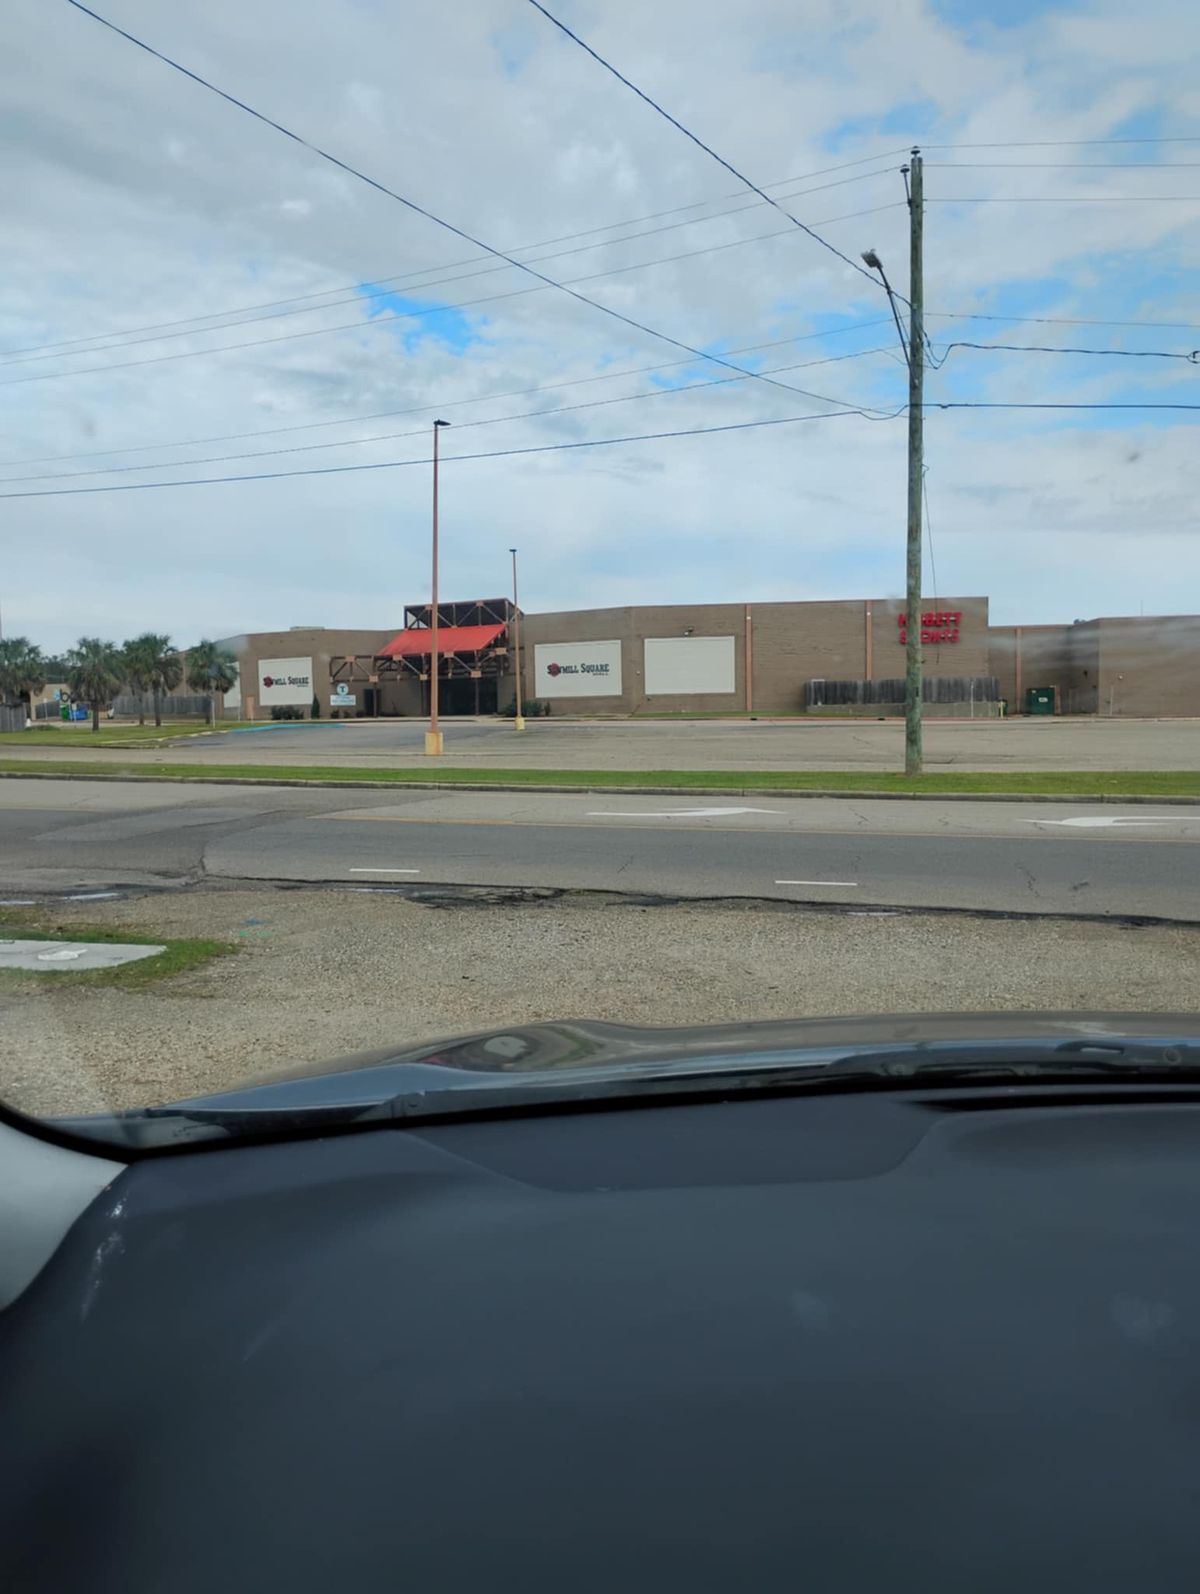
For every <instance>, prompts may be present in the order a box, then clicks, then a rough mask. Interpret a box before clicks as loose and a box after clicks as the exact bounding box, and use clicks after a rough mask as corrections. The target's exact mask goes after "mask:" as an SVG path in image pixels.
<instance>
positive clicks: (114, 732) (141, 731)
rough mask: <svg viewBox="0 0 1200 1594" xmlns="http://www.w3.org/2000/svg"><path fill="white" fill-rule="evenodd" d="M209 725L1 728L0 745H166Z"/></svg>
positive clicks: (225, 726)
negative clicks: (14, 729)
mask: <svg viewBox="0 0 1200 1594" xmlns="http://www.w3.org/2000/svg"><path fill="white" fill-rule="evenodd" d="M249 723H250V722H249V721H241V720H238V721H232V720H222V721H221V723H220V724H219V725H218V727H217V729H218V731H221V730H236V729H237V728H238V726H239V725H242V724H249ZM211 729H212V727H211V726H209V725H205V724H204V723H202V722H201V721H199V720H187V721H181V722H179V723H176V724H166V725H125V724H121V725H112V724H107V723H101V726H100V729H99V730H98V731H94V730H93V729H92V727H91V723H90V721H89V722H88V723H87V724H86V725H84V724H78V725H69V726H68V725H61V726H55V725H53V724H51V725H35V726H33V728H32V729H31V730H27V731H0V747H53V748H56V749H60V750H61V749H65V748H67V747H70V748H73V749H75V748H77V749H79V750H80V751H81V752H86V751H87V750H88V749H89V748H96V747H118V748H128V747H143V746H148V747H166V746H168V745H169V744H170V743H171V742H175V741H178V740H179V738H180V737H181V736H203V735H205V734H206V733H207V732H209V731H211Z"/></svg>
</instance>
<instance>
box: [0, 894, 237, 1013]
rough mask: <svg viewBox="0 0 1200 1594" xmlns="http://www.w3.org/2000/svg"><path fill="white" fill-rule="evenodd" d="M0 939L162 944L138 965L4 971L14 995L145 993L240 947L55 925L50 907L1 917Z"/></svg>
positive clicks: (3, 981)
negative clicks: (93, 989) (65, 990)
mask: <svg viewBox="0 0 1200 1594" xmlns="http://www.w3.org/2000/svg"><path fill="white" fill-rule="evenodd" d="M0 939H4V940H14V941H71V942H81V941H85V942H102V943H104V944H105V945H106V946H161V947H162V948H163V950H162V951H161V952H156V953H155V954H154V955H153V957H148V958H139V959H138V961H137V962H136V963H119V964H117V966H116V967H115V968H109V969H81V970H79V971H73V970H71V969H55V970H54V971H53V973H50V972H47V973H42V974H39V973H34V972H32V971H30V970H27V969H0V988H2V989H3V990H4V991H5V992H7V993H8V994H10V995H12V994H14V993H16V992H24V991H38V992H41V991H46V992H52V991H56V990H61V989H62V987H63V986H64V985H65V986H70V987H71V988H73V989H75V988H78V987H81V986H82V987H89V986H109V987H112V986H115V987H117V988H118V989H120V990H125V991H140V990H144V989H145V988H146V987H147V986H148V985H154V984H156V983H157V982H158V981H159V980H164V979H169V978H170V977H171V975H173V974H187V973H189V972H190V971H191V970H192V969H198V968H202V967H203V965H204V964H205V963H209V962H211V961H212V959H213V958H219V957H227V956H228V955H229V954H230V953H232V952H236V951H237V948H236V947H235V946H231V945H230V943H229V942H227V941H213V940H208V939H205V938H202V937H197V936H185V937H183V938H182V939H180V938H171V937H168V936H165V935H137V934H126V933H125V932H124V931H120V930H106V929H102V928H100V927H99V926H97V925H90V924H55V923H53V922H52V916H51V915H48V914H47V913H46V911H45V910H44V909H40V908H35V909H32V910H31V911H29V912H25V913H22V912H19V911H18V912H13V911H12V910H11V909H7V910H5V912H3V913H0Z"/></svg>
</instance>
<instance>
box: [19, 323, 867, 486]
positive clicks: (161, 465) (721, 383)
mask: <svg viewBox="0 0 1200 1594" xmlns="http://www.w3.org/2000/svg"><path fill="white" fill-rule="evenodd" d="M886 352H888V351H887V350H885V349H859V350H858V351H857V352H856V353H855V354H842V355H837V356H835V358H836V359H838V360H856V359H860V358H862V357H863V356H864V355H868V354H882V353H886ZM829 363H830V361H828V360H805V361H802V362H801V363H800V364H799V365H778V366H772V367H771V370H770V372H768V373H766V374H769V375H774V374H776V373H777V372H785V371H802V370H804V369H805V368H806V367H807V366H809V365H827V364H829ZM745 380H746V378H745V377H744V376H718V377H714V378H713V379H712V380H711V381H708V382H685V383H682V384H681V385H680V386H678V387H654V388H645V389H643V391H642V392H640V393H621V394H618V395H617V396H616V397H614V398H604V399H588V400H586V401H585V402H584V403H582V404H555V405H550V406H549V407H548V408H546V409H540V410H524V411H522V412H521V413H519V414H517V415H491V416H486V417H484V418H483V419H481V420H477V421H461V422H459V424H458V427H457V430H459V431H466V430H468V428H470V427H473V426H502V425H504V424H506V423H507V422H511V421H528V420H532V419H535V418H536V417H539V416H554V415H570V414H572V413H573V412H574V411H576V410H594V409H601V408H603V407H604V406H606V405H609V404H630V403H633V402H634V401H635V400H637V399H646V398H673V397H675V396H676V395H677V394H679V393H693V392H696V391H697V390H699V389H701V388H712V387H726V386H727V385H728V384H729V383H731V382H744V381H745ZM441 407H442V408H445V407H446V406H441ZM857 413H858V414H860V415H862V416H863V417H864V418H865V419H868V420H878V419H880V418H882V413H881V412H879V411H868V410H865V409H859V410H857ZM428 430H429V428H428V427H427V426H419V427H415V428H411V429H410V430H408V431H406V432H380V433H377V434H376V435H375V436H374V437H349V438H342V439H340V440H338V441H337V442H332V443H294V444H292V446H291V447H289V448H264V449H255V450H252V451H251V452H249V453H243V454H216V455H210V456H208V457H207V458H203V459H178V460H176V459H162V460H155V461H153V462H152V463H151V464H148V465H107V466H96V467H94V468H93V469H91V470H77V471H49V472H45V473H43V474H40V475H37V476H6V477H3V478H0V485H2V486H7V485H9V484H11V483H13V482H38V481H68V480H73V479H75V478H76V477H79V476H116V475H124V474H127V473H132V472H135V471H146V470H180V469H183V468H184V467H187V466H194V465H223V464H226V463H227V462H228V461H230V460H237V459H267V458H270V457H273V456H277V455H279V454H309V453H315V452H316V451H317V450H320V449H326V448H356V447H361V446H362V445H364V444H367V443H392V442H396V441H398V440H399V439H401V438H405V437H424V436H425V435H426V434H427V432H428Z"/></svg>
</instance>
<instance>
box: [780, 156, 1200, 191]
mask: <svg viewBox="0 0 1200 1594" xmlns="http://www.w3.org/2000/svg"><path fill="white" fill-rule="evenodd" d="M925 164H926V166H936V167H937V168H938V170H939V171H943V172H957V171H963V172H972V171H1015V170H1017V169H1020V170H1021V171H1027V172H1111V171H1115V172H1128V171H1152V172H1173V171H1180V172H1183V171H1188V172H1190V171H1194V170H1195V169H1196V167H1197V166H1200V161H926V162H925ZM784 197H785V198H786V197H787V196H786V195H785V196H784Z"/></svg>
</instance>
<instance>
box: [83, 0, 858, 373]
mask: <svg viewBox="0 0 1200 1594" xmlns="http://www.w3.org/2000/svg"><path fill="white" fill-rule="evenodd" d="M67 4H68V5H70V6H73V7H74V8H75V10H76V11H80V12H82V13H83V15H84V16H88V17H91V18H92V20H93V21H95V22H99V23H100V24H101V26H102V27H105V28H107V29H108V30H109V31H110V32H111V33H115V34H116V35H117V36H118V37H119V38H122V39H125V40H126V41H127V42H128V43H130V44H132V45H135V46H136V47H137V48H138V49H139V50H144V51H145V52H146V54H147V55H151V56H153V57H154V58H155V60H157V61H161V62H162V63H163V64H164V65H165V66H169V67H170V68H171V69H172V71H175V72H179V73H181V74H182V76H184V77H186V78H189V79H190V80H191V81H192V82H193V83H196V84H198V85H199V86H200V87H201V88H204V89H207V90H208V91H209V93H211V94H216V95H217V96H218V97H219V98H220V99H222V100H224V101H225V102H226V104H228V105H232V106H233V107H234V109H235V110H239V111H243V112H245V114H246V115H247V116H252V117H253V118H254V120H255V121H257V122H262V123H263V125H264V126H265V127H270V128H273V129H274V130H275V132H277V133H281V134H282V135H283V137H284V138H287V139H289V140H290V141H291V142H292V143H294V144H297V145H299V146H300V148H301V149H306V150H308V151H309V152H310V153H311V154H313V155H317V156H319V157H320V159H321V160H324V161H327V162H328V163H329V164H330V165H331V166H334V167H336V168H337V170H338V171H342V172H345V173H346V174H347V175H348V176H350V177H355V178H357V179H358V180H359V181H360V182H362V183H365V184H366V185H367V186H368V187H369V188H373V189H375V191H376V192H377V193H380V194H383V195H385V196H386V197H387V198H388V199H393V200H395V201H396V203H397V204H399V205H403V206H404V208H405V209H406V210H410V211H411V212H412V213H413V214H414V215H416V216H423V217H424V218H425V219H426V220H427V221H432V222H434V223H436V225H437V226H439V227H443V228H445V230H446V231H447V232H450V233H453V234H454V236H455V237H456V238H461V239H462V240H463V241H464V242H465V243H469V244H471V245H472V246H473V247H474V248H476V249H483V250H486V251H487V253H488V254H491V255H495V256H496V258H497V259H498V260H505V261H507V262H508V264H509V265H510V266H516V267H517V268H518V269H519V270H521V271H524V272H526V273H527V274H528V275H529V276H531V277H534V278H535V279H536V280H537V281H539V282H541V283H543V284H544V285H545V286H546V287H550V288H557V289H558V290H559V291H560V292H562V293H565V294H567V295H568V297H569V298H572V299H574V300H576V301H577V303H579V304H586V305H588V306H589V308H591V309H593V310H599V311H600V313H601V314H602V315H606V316H609V317H610V318H611V319H612V320H614V321H620V322H621V323H622V324H623V325H625V326H628V327H632V328H633V330H634V331H636V332H641V333H644V334H645V335H646V336H647V337H652V338H658V339H659V340H660V341H661V342H663V343H669V344H671V345H672V346H673V347H674V348H677V349H680V350H682V352H683V353H685V354H691V355H693V356H694V357H695V358H697V359H701V360H711V361H712V363H713V364H714V365H721V366H724V367H725V368H726V369H727V370H733V371H739V372H741V374H742V375H743V376H745V375H754V374H755V373H753V372H746V371H743V370H742V368H741V367H740V366H736V365H733V364H731V362H730V361H728V360H723V359H722V358H721V357H720V356H719V355H715V354H705V353H704V351H703V350H702V349H698V348H695V347H694V346H693V345H692V344H690V343H685V342H683V340H682V339H681V338H675V337H672V336H671V335H670V334H669V333H667V332H660V331H659V330H658V329H657V328H656V327H652V326H648V325H647V324H646V323H645V322H643V321H637V320H635V319H634V317H633V316H628V315H625V314H624V312H623V311H620V310H615V309H613V308H612V306H610V305H606V304H603V303H602V302H601V301H600V300H599V299H591V298H589V297H588V296H587V294H584V293H579V292H578V291H577V290H576V289H575V288H572V287H570V286H568V285H567V284H565V283H561V282H558V281H556V280H555V278H553V277H547V276H546V275H545V274H544V273H542V272H540V271H536V270H535V269H534V268H533V267H532V266H528V265H525V264H524V263H523V262H522V261H520V260H517V259H516V258H515V257H514V256H512V255H510V254H506V253H505V252H504V250H502V249H495V248H493V247H492V245H491V244H487V243H484V241H483V239H481V238H477V237H475V236H474V234H472V233H469V232H467V230H466V229H465V228H463V227H459V226H457V225H456V224H455V223H453V222H449V221H446V220H444V218H443V217H441V216H438V215H435V213H434V212H433V211H432V210H429V209H428V208H427V207H426V206H424V205H420V204H418V203H417V201H416V200H415V199H407V198H405V196H404V195H403V194H401V193H398V192H397V190H396V189H394V188H389V187H388V186H387V184H386V183H381V182H380V181H379V180H378V179H377V178H375V177H368V176H367V174H366V173H365V172H363V171H361V170H360V169H359V168H358V167H357V166H352V165H351V164H350V163H349V162H348V161H344V160H342V159H341V158H340V156H337V155H333V154H331V153H330V152H329V151H328V150H326V149H323V148H322V147H321V146H320V145H319V144H314V143H312V142H311V140H309V139H307V138H304V137H303V136H302V135H301V134H299V133H296V132H293V131H292V129H291V128H289V127H285V126H284V125H283V123H282V122H277V121H275V120H274V118H273V117H270V116H267V115H266V114H265V113H264V112H262V111H258V110H255V109H254V107H253V106H252V105H249V104H247V102H246V101H245V100H240V99H238V98H237V96H236V95H233V94H230V93H229V92H228V91H227V90H225V89H222V88H218V87H217V85H216V84H215V83H212V82H210V80H209V79H208V78H205V77H201V75H200V74H199V73H198V72H193V71H192V70H191V68H190V67H186V66H183V65H182V64H181V63H180V62H178V61H176V60H173V59H172V58H171V57H170V56H169V55H164V54H163V52H162V51H161V50H156V49H155V48H154V46H153V45H150V44H147V43H146V42H145V41H144V40H143V39H139V38H138V37H137V36H136V35H135V34H132V33H129V32H127V31H126V29H124V28H121V27H118V26H117V24H116V23H115V22H110V21H109V20H108V18H107V17H103V16H101V15H100V13H99V12H98V11H93V10H92V9H91V8H90V7H89V6H86V5H84V4H83V3H82V0H67ZM739 175H740V174H739ZM769 203H771V204H774V203H775V201H774V200H769ZM785 214H786V213H785ZM793 219H794V218H793ZM828 247H832V245H830V246H828ZM863 275H864V276H866V275H867V273H866V272H864V273H863ZM872 280H874V279H872ZM759 380H760V381H763V382H766V383H767V384H768V385H769V386H771V387H778V388H783V389H784V390H785V391H787V392H791V393H799V392H801V390H800V389H799V388H792V387H789V386H788V384H787V383H786V382H776V381H775V380H774V378H772V377H760V378H759ZM802 396H803V397H805V398H814V397H817V396H818V395H814V394H811V393H804V394H803V395H802ZM822 402H824V401H822Z"/></svg>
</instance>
